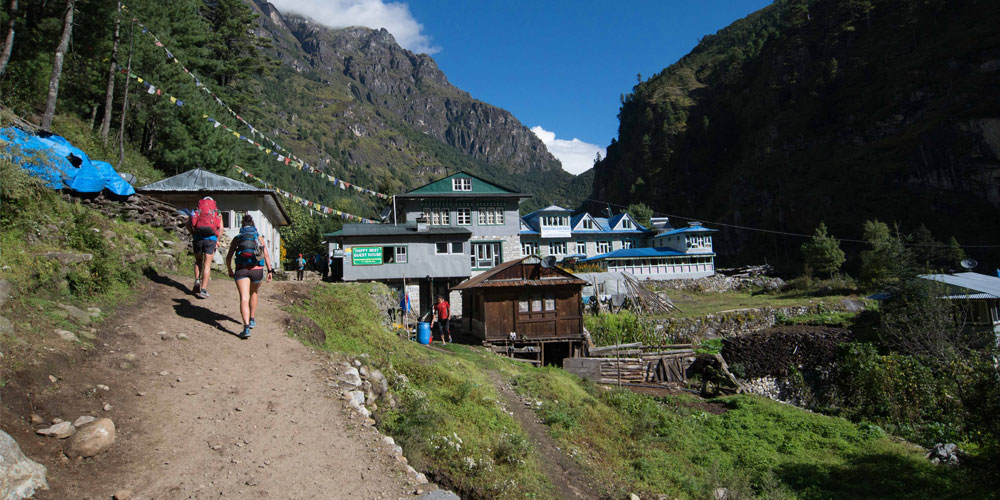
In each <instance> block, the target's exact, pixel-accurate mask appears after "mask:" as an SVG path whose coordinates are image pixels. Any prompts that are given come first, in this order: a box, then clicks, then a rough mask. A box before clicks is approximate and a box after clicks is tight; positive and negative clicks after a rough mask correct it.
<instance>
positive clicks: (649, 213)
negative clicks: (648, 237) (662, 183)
mask: <svg viewBox="0 0 1000 500" xmlns="http://www.w3.org/2000/svg"><path fill="white" fill-rule="evenodd" d="M625 211H626V212H628V214H629V215H631V216H632V218H633V219H635V221H636V222H638V223H639V224H641V225H643V226H645V227H646V228H647V229H648V228H649V220H650V219H652V218H653V209H652V208H649V206H647V205H646V204H645V203H633V204H631V205H629V206H628V208H626V209H625Z"/></svg>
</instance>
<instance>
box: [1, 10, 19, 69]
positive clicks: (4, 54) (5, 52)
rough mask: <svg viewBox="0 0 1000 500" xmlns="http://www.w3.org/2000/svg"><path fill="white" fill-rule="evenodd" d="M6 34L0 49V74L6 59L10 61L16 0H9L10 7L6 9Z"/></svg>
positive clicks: (15, 16) (5, 67) (5, 66)
mask: <svg viewBox="0 0 1000 500" xmlns="http://www.w3.org/2000/svg"><path fill="white" fill-rule="evenodd" d="M7 16H8V17H9V19H7V36H6V37H5V38H4V41H3V49H0V76H3V72H4V70H5V69H7V61H10V53H11V51H12V50H13V49H14V22H15V20H16V19H17V0H10V9H9V10H8V11H7Z"/></svg>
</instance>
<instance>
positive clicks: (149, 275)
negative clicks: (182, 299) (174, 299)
mask: <svg viewBox="0 0 1000 500" xmlns="http://www.w3.org/2000/svg"><path fill="white" fill-rule="evenodd" d="M142 274H143V275H145V276H146V279H148V280H149V281H152V282H153V283H156V284H158V285H166V286H172V287H174V288H176V289H178V290H180V291H182V292H184V293H194V290H192V289H190V288H188V287H186V286H184V285H182V284H180V282H178V281H177V280H175V279H173V278H171V277H170V276H166V275H163V274H160V273H158V272H156V270H155V269H153V268H146V270H145V271H143V272H142Z"/></svg>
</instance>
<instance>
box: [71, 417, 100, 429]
mask: <svg viewBox="0 0 1000 500" xmlns="http://www.w3.org/2000/svg"><path fill="white" fill-rule="evenodd" d="M94 420H97V418H96V417H91V416H90V415H82V416H81V417H80V418H78V419H76V420H74V421H73V427H76V428H77V429H79V428H80V427H83V426H84V425H85V424H89V423H91V422H93V421H94Z"/></svg>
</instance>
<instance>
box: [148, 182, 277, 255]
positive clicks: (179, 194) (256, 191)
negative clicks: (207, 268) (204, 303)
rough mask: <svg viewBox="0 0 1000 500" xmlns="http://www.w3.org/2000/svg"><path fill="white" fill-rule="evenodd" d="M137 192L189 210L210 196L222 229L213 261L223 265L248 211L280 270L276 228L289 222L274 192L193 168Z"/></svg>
mask: <svg viewBox="0 0 1000 500" xmlns="http://www.w3.org/2000/svg"><path fill="white" fill-rule="evenodd" d="M137 192H139V193H141V194H144V195H147V196H149V197H151V198H155V199H157V200H160V201H162V202H164V203H168V204H170V205H173V206H175V207H177V208H178V209H180V210H193V209H195V208H197V207H198V200H200V199H202V198H204V197H205V196H211V197H212V199H214V200H215V204H216V206H218V207H219V214H220V215H221V216H222V228H223V235H222V236H221V237H220V238H219V246H220V250H219V251H217V252H215V263H216V264H224V262H223V260H224V259H225V257H226V252H227V251H228V245H229V242H230V241H232V239H233V238H235V237H236V235H238V234H239V232H240V221H241V220H242V219H243V215H244V214H250V216H251V217H253V220H254V225H255V226H256V227H257V232H258V233H260V235H261V236H263V237H264V243H265V244H266V245H267V251H268V253H270V255H271V262H272V265H273V266H274V267H275V268H276V269H281V258H280V257H281V235H280V234H279V233H278V227H280V226H287V225H289V224H291V219H289V217H288V213H287V212H285V207H283V206H282V205H281V201H280V199H279V197H278V195H277V193H275V192H274V191H272V190H270V189H264V188H258V187H254V186H251V185H249V184H246V183H243V182H240V181H237V180H234V179H230V178H229V177H224V176H221V175H218V174H213V173H211V172H208V171H206V170H202V169H200V168H196V169H194V170H189V171H187V172H184V173H183V174H178V175H175V176H173V177H168V178H166V179H163V180H161V181H157V182H154V183H152V184H147V185H145V186H142V187H141V188H139V189H138V190H137Z"/></svg>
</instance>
